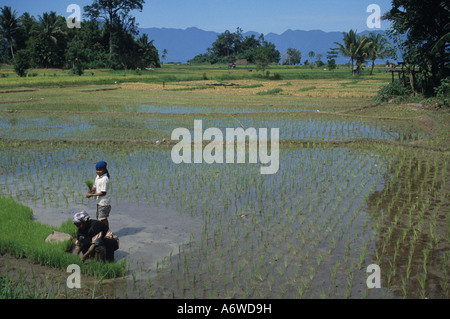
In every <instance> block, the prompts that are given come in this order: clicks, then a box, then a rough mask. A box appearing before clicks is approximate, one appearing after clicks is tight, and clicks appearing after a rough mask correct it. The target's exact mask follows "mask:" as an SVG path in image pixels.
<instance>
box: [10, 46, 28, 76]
mask: <svg viewBox="0 0 450 319" xmlns="http://www.w3.org/2000/svg"><path fill="white" fill-rule="evenodd" d="M30 67H31V65H30V55H29V53H28V51H26V50H20V51H17V52H16V55H15V57H14V71H15V72H16V73H17V75H18V76H20V77H25V76H27V70H28V69H29V68H30Z"/></svg>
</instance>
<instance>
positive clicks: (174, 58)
mask: <svg viewBox="0 0 450 319" xmlns="http://www.w3.org/2000/svg"><path fill="white" fill-rule="evenodd" d="M230 31H231V32H234V31H235V30H230ZM140 32H141V34H142V33H146V34H148V36H149V39H152V40H154V42H153V44H154V45H155V46H156V48H157V49H158V51H159V54H160V55H162V52H163V50H164V49H166V50H167V57H166V60H165V61H163V62H182V63H185V62H187V61H188V60H189V59H192V58H193V57H194V56H196V55H198V54H201V53H205V52H206V50H207V49H208V48H210V47H211V45H212V43H213V42H214V41H215V40H216V39H217V36H218V35H219V33H217V32H214V31H204V30H200V29H198V28H187V29H170V28H142V29H140ZM369 32H376V33H384V31H379V30H378V31H364V32H361V34H368V33H369ZM252 34H255V35H256V36H257V37H258V36H259V35H260V34H259V33H258V32H254V31H249V32H245V33H243V35H244V37H245V36H250V35H252ZM342 38H343V32H324V31H320V30H311V31H302V30H286V31H285V32H283V33H282V34H275V33H269V34H267V35H264V39H265V40H266V41H269V42H272V43H274V44H275V46H276V48H277V50H278V51H280V53H281V56H283V54H284V53H285V52H286V50H287V49H288V48H294V49H297V50H299V51H300V52H301V53H302V62H301V63H302V64H303V62H304V61H305V60H307V59H309V57H308V53H309V52H310V51H314V53H315V54H316V55H317V54H322V56H323V58H322V61H324V62H326V55H327V51H329V50H330V48H332V47H336V45H335V44H334V43H335V42H340V43H341V42H342ZM314 59H315V58H314ZM345 62H348V58H346V57H339V58H338V59H337V63H345Z"/></svg>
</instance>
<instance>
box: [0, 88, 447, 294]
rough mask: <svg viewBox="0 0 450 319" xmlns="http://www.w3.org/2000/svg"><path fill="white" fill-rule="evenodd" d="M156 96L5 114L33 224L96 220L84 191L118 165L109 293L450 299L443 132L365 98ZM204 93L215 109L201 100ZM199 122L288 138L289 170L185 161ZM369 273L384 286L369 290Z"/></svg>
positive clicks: (7, 145)
mask: <svg viewBox="0 0 450 319" xmlns="http://www.w3.org/2000/svg"><path fill="white" fill-rule="evenodd" d="M125 87H126V86H124V87H123V88H122V89H121V90H113V91H110V92H109V91H108V94H109V95H108V99H111V100H114V99H116V100H120V97H121V96H125V91H126V90H127V89H126V88H125ZM287 87H289V88H291V90H293V89H292V86H287ZM227 89H228V90H230V89H229V88H227ZM248 89H252V90H253V89H254V88H248ZM260 89H261V90H263V89H264V90H265V89H267V88H260ZM63 90H64V89H63ZM77 90H80V88H77ZM134 90H136V88H132V89H129V91H128V93H129V94H130V92H134ZM242 90H245V89H239V90H236V91H239V92H243V91H242ZM72 91H75V89H72ZM202 91H203V90H202ZM309 91H312V89H311V90H309ZM295 92H297V90H296V91H295ZM301 92H306V91H301ZM41 93H42V92H41ZM24 94H25V95H26V94H34V93H33V92H31V93H28V92H27V93H24ZM45 94H46V96H45V97H43V98H46V99H49V96H50V95H52V96H53V98H52V101H54V100H53V99H54V98H55V96H56V95H53V94H56V93H55V92H53V91H49V93H45ZM97 94H99V95H101V96H104V94H106V93H105V92H104V91H96V92H94V93H92V96H94V97H97ZM142 94H143V93H142ZM145 94H146V98H145V99H143V98H142V97H141V98H140V99H139V98H138V97H134V98H135V99H136V101H135V102H136V103H135V104H133V103H131V102H130V103H129V105H127V106H123V105H122V106H121V105H118V106H115V105H113V103H112V102H111V103H107V102H103V103H104V104H107V105H106V106H105V105H94V106H91V107H92V108H91V109H89V108H88V107H87V105H84V104H87V103H86V102H85V101H83V102H80V104H79V105H78V106H79V108H78V109H77V110H74V111H71V109H69V108H68V106H67V105H65V104H64V103H65V102H62V104H58V103H54V104H53V102H51V103H45V104H42V103H41V102H36V103H34V102H30V103H22V104H20V103H19V104H18V105H17V107H15V104H14V103H8V104H2V105H0V111H1V112H0V114H1V116H0V138H1V139H0V150H1V154H2V156H1V159H0V194H1V195H2V196H11V197H13V198H14V199H15V200H17V201H18V202H20V203H22V204H25V205H27V206H29V207H31V208H32V209H33V213H34V219H35V220H36V221H39V222H42V223H46V224H50V225H59V224H61V223H62V222H64V221H66V220H67V219H70V218H71V217H72V215H73V213H75V212H77V211H80V210H86V211H87V212H88V213H90V214H91V215H95V202H94V201H93V200H88V199H87V198H85V195H86V186H85V185H84V181H85V180H86V179H88V178H92V177H93V175H94V173H95V172H94V169H93V167H94V165H95V163H96V162H97V161H98V160H105V161H106V162H108V168H109V171H110V173H111V180H112V185H113V191H112V199H113V202H112V212H111V217H110V225H111V229H112V230H113V231H114V232H115V233H116V234H117V235H118V236H119V237H120V243H121V244H120V248H119V250H118V251H116V254H115V258H116V260H124V259H125V260H127V265H128V268H127V276H126V278H118V279H110V280H108V281H105V287H106V286H108V289H107V290H105V294H106V295H107V296H118V297H124V298H286V299H290V298H448V292H449V287H448V283H449V257H450V255H449V248H450V243H449V237H448V234H449V233H448V226H449V217H448V207H449V197H448V194H449V183H448V175H449V168H448V155H449V154H448V153H449V152H448V149H445V148H443V147H440V146H436V145H433V143H428V142H427V140H429V139H430V138H432V137H433V135H432V130H429V128H427V127H426V126H424V125H422V124H421V122H420V121H415V120H413V119H414V118H416V115H414V116H409V117H408V118H401V117H397V118H394V117H392V113H390V112H385V113H384V116H373V113H375V112H373V113H370V115H365V114H364V112H363V111H361V109H363V107H364V106H367V105H369V103H368V101H367V100H366V101H365V103H366V104H361V100H358V98H357V97H355V98H354V99H355V100H358V102H357V103H355V105H349V104H346V105H340V103H338V102H336V100H335V99H334V98H333V99H331V98H328V99H322V98H320V97H316V100H315V101H316V104H314V100H312V101H311V100H310V97H307V98H303V97H298V96H296V95H292V96H281V97H280V98H281V99H278V100H277V99H276V98H274V97H260V96H258V97H255V96H254V95H248V93H245V94H244V93H239V94H242V98H245V97H247V98H248V99H249V100H251V101H252V103H253V104H254V105H253V106H248V105H247V104H246V103H243V102H241V103H242V104H237V103H238V102H237V101H238V98H237V97H235V98H233V102H229V101H228V102H227V103H225V102H224V103H225V104H226V105H221V104H220V101H221V100H222V99H225V98H224V97H225V94H224V95H220V94H219V93H216V95H214V94H213V95H212V96H208V97H207V95H205V93H204V92H202V93H198V92H196V93H192V94H191V93H188V94H186V93H185V92H184V91H183V92H178V91H169V93H168V92H159V93H157V94H156V93H151V94H150V93H149V92H147V91H146V93H145ZM147 94H148V96H147ZM28 97H29V96H27V98H28ZM36 97H37V96H36ZM183 98H184V99H185V103H178V102H179V101H180V100H182V99H183ZM156 99H159V100H160V103H159V104H158V103H150V102H151V101H150V100H156ZM190 99H191V101H189V100H190ZM207 99H211V100H214V101H215V102H214V103H211V104H210V105H209V106H208V103H206V102H205V105H202V106H198V105H200V104H197V103H196V102H198V101H200V100H202V101H207ZM169 101H173V103H167V102H169ZM273 101H278V102H277V103H279V104H274V102H273ZM280 101H282V102H280ZM305 101H308V103H306V102H305ZM311 102H312V103H311ZM66 103H67V102H66ZM72 103H73V102H72ZM145 103H147V104H145ZM164 103H166V104H164ZM235 103H236V104H235ZM25 104H27V105H25ZM93 104H98V100H96V102H95V103H93ZM118 104H120V103H119V102H118ZM233 104H234V105H233ZM268 104H271V105H272V106H270V108H269V107H267V106H266V105H268ZM31 105H33V107H36V109H33V108H32V107H31ZM58 105H59V106H58ZM70 105H73V104H70ZM189 105H197V106H189ZM74 107H75V106H74ZM375 108H379V107H375ZM352 109H355V110H356V109H358V110H359V111H357V112H354V113H352V112H351V111H352ZM370 112H372V109H371V111H370ZM423 115H424V113H423V112H422V111H418V113H417V116H423ZM194 120H202V121H203V128H204V129H206V128H208V127H215V128H218V129H219V130H221V131H222V132H224V131H225V129H226V128H237V127H242V128H244V129H247V128H250V127H253V128H257V129H258V128H268V129H270V128H279V132H280V150H279V170H278V171H277V172H276V173H275V174H272V175H263V174H261V173H260V167H261V165H262V164H260V163H249V162H248V161H247V162H245V163H240V164H237V163H233V164H231V163H224V164H218V163H214V164H207V163H205V162H202V163H195V164H193V163H192V164H188V163H181V164H175V163H174V162H173V160H172V158H171V150H172V147H173V145H174V142H173V141H171V132H172V131H173V130H174V129H176V128H179V127H183V128H187V129H188V130H190V131H193V125H194ZM447 136H448V135H447ZM374 264H375V265H378V266H379V267H380V269H381V276H380V280H381V282H380V283H381V288H371V287H369V286H370V285H368V284H367V278H368V276H369V275H370V272H368V267H369V266H371V265H374ZM105 289H106V288H105Z"/></svg>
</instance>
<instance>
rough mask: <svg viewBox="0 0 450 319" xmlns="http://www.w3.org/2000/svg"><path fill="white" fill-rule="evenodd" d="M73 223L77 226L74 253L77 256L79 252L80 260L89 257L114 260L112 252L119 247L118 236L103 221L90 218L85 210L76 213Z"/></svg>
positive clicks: (83, 260)
mask: <svg viewBox="0 0 450 319" xmlns="http://www.w3.org/2000/svg"><path fill="white" fill-rule="evenodd" d="M73 223H74V225H75V226H77V228H78V231H77V240H76V242H75V251H74V254H75V255H77V256H78V255H79V254H80V252H81V253H82V255H81V257H80V258H81V261H82V262H85V261H86V259H88V258H89V257H93V258H95V259H97V260H102V261H105V260H108V261H114V252H115V251H116V250H117V249H119V238H118V237H117V236H116V235H114V233H113V232H111V230H109V228H108V226H107V225H106V224H105V223H103V222H101V221H98V220H95V219H91V218H90V216H89V215H88V214H87V213H86V212H85V211H82V212H79V213H76V214H75V215H74V216H73Z"/></svg>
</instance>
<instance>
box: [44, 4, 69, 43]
mask: <svg viewBox="0 0 450 319" xmlns="http://www.w3.org/2000/svg"><path fill="white" fill-rule="evenodd" d="M38 32H40V33H41V34H42V35H43V36H44V38H45V39H46V41H47V43H48V44H50V43H53V44H55V45H56V44H58V38H59V37H60V36H64V35H66V34H67V32H66V31H64V21H63V20H61V19H59V17H58V16H56V12H54V11H51V12H50V13H48V12H44V13H43V14H42V16H39V31H38Z"/></svg>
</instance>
